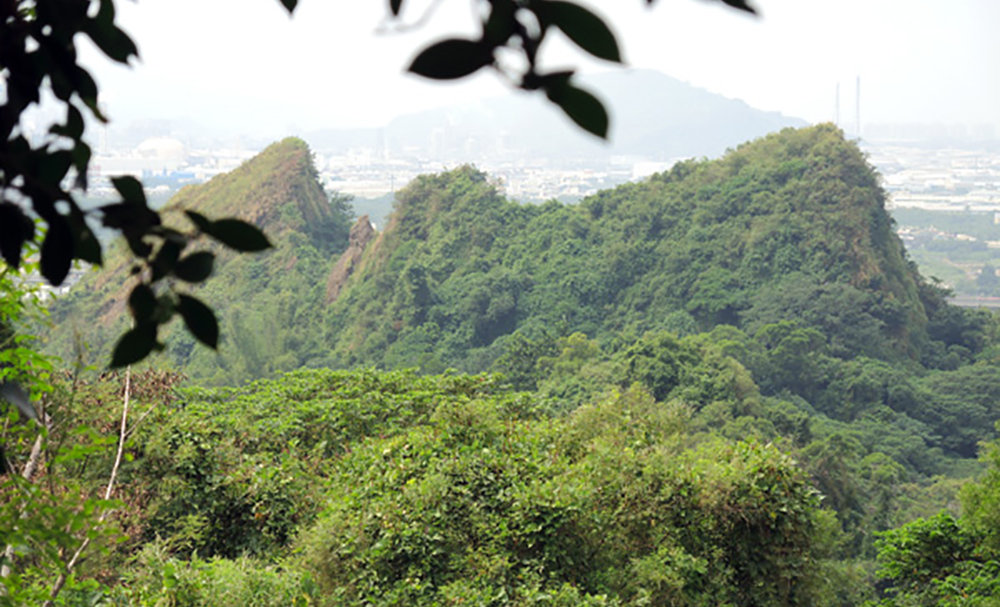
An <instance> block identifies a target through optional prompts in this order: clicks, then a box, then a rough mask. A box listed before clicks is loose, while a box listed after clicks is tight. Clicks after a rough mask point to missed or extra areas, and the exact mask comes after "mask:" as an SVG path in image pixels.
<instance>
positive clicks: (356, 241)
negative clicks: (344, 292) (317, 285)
mask: <svg viewBox="0 0 1000 607" xmlns="http://www.w3.org/2000/svg"><path fill="white" fill-rule="evenodd" d="M374 238H375V228H373V227H372V223H371V221H369V220H368V216H367V215H362V216H361V217H359V218H358V220H357V221H356V222H355V223H354V225H353V226H351V235H350V243H349V244H348V245H347V250H346V251H344V252H343V254H341V256H340V259H338V260H337V265H335V266H333V270H331V271H330V277H329V278H328V279H327V281H326V303H327V304H332V303H333V302H335V301H337V297H339V296H340V291H341V289H343V288H344V283H346V282H347V279H348V278H349V277H350V276H351V274H352V273H353V272H354V269H355V268H356V267H357V265H358V263H359V262H360V261H361V255H362V254H363V253H364V252H365V247H367V246H368V243H370V242H371V241H372V239H374Z"/></svg>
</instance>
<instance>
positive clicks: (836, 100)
mask: <svg viewBox="0 0 1000 607" xmlns="http://www.w3.org/2000/svg"><path fill="white" fill-rule="evenodd" d="M833 123H834V124H835V125H837V126H840V83H839V82H838V83H837V92H836V93H835V94H834V97H833Z"/></svg>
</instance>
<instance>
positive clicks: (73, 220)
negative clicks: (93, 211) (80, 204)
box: [68, 209, 101, 265]
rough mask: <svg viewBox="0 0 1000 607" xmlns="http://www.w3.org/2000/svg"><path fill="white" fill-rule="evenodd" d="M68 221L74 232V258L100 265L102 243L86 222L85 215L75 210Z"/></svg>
mask: <svg viewBox="0 0 1000 607" xmlns="http://www.w3.org/2000/svg"><path fill="white" fill-rule="evenodd" d="M68 221H69V226H70V229H71V230H72V231H73V247H74V248H73V251H74V253H73V255H74V258H75V259H81V260H83V261H85V262H87V263H92V264H95V265H100V264H101V243H100V242H98V240H97V236H95V235H94V232H93V230H91V229H90V226H88V225H87V222H86V221H85V220H84V218H83V213H82V212H81V211H80V210H79V209H74V211H73V213H72V214H71V215H70V216H69V217H68Z"/></svg>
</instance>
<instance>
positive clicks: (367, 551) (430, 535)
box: [0, 125, 1000, 607]
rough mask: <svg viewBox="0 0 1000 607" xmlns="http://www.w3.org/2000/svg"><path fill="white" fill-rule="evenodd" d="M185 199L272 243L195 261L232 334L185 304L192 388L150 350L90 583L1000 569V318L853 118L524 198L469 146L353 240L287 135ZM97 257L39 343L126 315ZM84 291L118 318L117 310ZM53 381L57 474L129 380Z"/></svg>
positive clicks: (874, 594)
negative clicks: (953, 262) (644, 176)
mask: <svg viewBox="0 0 1000 607" xmlns="http://www.w3.org/2000/svg"><path fill="white" fill-rule="evenodd" d="M215 188H218V189H217V190H216V189H215ZM220 201H221V202H220ZM227 201H228V202H227ZM171 204H172V205H175V208H182V207H187V206H193V207H194V208H198V209H204V210H206V211H210V212H214V213H219V214H224V213H227V212H229V213H231V212H233V211H235V210H236V208H237V206H232V207H229V206H225V205H226V204H232V205H238V206H242V205H247V206H246V208H244V209H242V211H241V212H242V213H244V215H243V216H244V217H247V218H250V219H252V220H254V221H255V222H256V223H257V224H258V225H260V226H262V227H263V228H264V229H265V230H267V231H268V232H269V234H270V235H271V237H272V240H273V241H274V242H275V245H276V247H275V249H274V250H273V251H271V252H269V253H267V254H266V255H261V256H258V257H252V258H250V257H246V258H243V257H236V258H227V257H223V258H221V259H220V262H219V264H218V266H217V268H216V275H215V276H214V277H213V278H212V279H211V280H210V281H209V282H208V283H207V286H206V287H204V289H203V290H201V291H200V292H199V295H200V296H201V297H203V298H204V299H205V300H206V301H208V302H210V303H211V304H212V305H213V306H215V307H216V310H217V312H218V314H219V316H220V318H221V319H222V326H223V331H224V333H225V335H226V344H224V346H223V348H222V349H221V351H220V354H219V355H215V354H213V353H210V352H208V351H207V350H205V349H202V348H200V347H195V346H194V344H193V342H192V341H190V338H187V337H186V336H183V335H180V334H179V333H178V334H177V335H174V336H172V337H171V344H170V346H171V347H170V350H169V352H168V354H167V355H166V356H165V357H161V358H160V359H159V360H158V361H157V360H154V362H153V363H152V365H153V366H155V365H164V366H169V367H172V368H173V369H177V370H181V371H183V372H184V373H185V374H187V375H188V376H189V377H190V378H192V379H191V380H190V381H189V382H188V387H185V388H181V389H179V390H175V389H174V388H175V386H176V385H177V384H178V382H179V381H180V380H179V378H178V377H176V376H174V375H172V374H169V373H166V374H164V373H163V372H162V371H153V370H147V371H145V372H144V373H145V375H140V376H137V378H136V380H135V389H136V390H138V391H139V392H137V394H136V396H135V397H134V398H135V400H136V403H137V406H140V407H144V408H145V409H144V410H146V411H147V413H146V415H148V416H149V417H148V418H147V417H145V415H144V417H143V418H142V419H143V420H144V421H143V424H144V425H141V427H139V429H138V430H136V431H135V432H134V433H133V434H131V435H130V438H129V442H128V455H129V457H128V458H127V459H126V463H125V464H124V465H123V468H122V475H121V481H120V485H121V489H120V491H121V494H120V499H121V502H122V503H121V506H120V508H119V513H118V514H117V515H116V519H115V520H116V522H117V524H118V525H119V526H120V528H122V529H123V530H124V531H125V534H126V536H127V539H126V541H124V542H123V543H121V544H119V545H117V547H116V548H114V549H113V550H111V551H110V552H109V553H108V554H107V555H106V556H103V557H101V558H98V559H95V560H94V561H93V562H91V563H88V564H87V565H86V566H85V567H84V568H83V569H82V570H81V573H80V576H79V580H78V582H77V585H76V586H74V588H75V590H74V592H77V594H72V595H71V596H74V597H77V598H76V599H74V600H78V602H79V603H80V604H84V603H87V602H88V601H89V603H87V604H93V601H95V600H99V599H100V600H105V599H106V600H109V601H112V600H113V601H115V602H116V604H177V605H211V604H220V603H228V604H232V603H233V601H236V602H237V603H246V604H247V605H251V604H252V605H272V604H273V605H278V604H281V605H288V604H303V605H304V604H314V603H319V604H326V605H359V606H360V605H401V604H406V605H442V604H449V605H459V604H477V605H496V606H500V605H511V604H513V605H579V604H586V605H623V606H624V605H635V606H636V607H638V606H639V605H650V604H652V605H683V606H688V605H690V606H692V607H694V606H706V605H732V606H745V607H751V606H753V607H757V606H761V607H765V606H766V607H772V606H773V607H791V606H799V605H801V606H807V605H808V606H814V605H815V606H829V607H835V606H845V607H846V606H849V605H859V606H860V605H862V604H864V603H865V601H873V602H878V603H879V604H881V605H883V606H884V607H904V606H906V607H908V606H912V605H928V606H930V605H935V606H938V607H951V606H952V605H990V604H991V603H989V602H988V601H989V600H990V597H993V596H995V595H996V591H997V590H1000V577H998V573H1000V564H998V562H1000V560H998V559H1000V551H998V550H1000V543H998V542H997V532H996V525H994V524H993V523H994V522H995V517H996V515H995V512H996V508H995V505H996V504H997V503H998V500H1000V497H998V495H1000V489H998V486H1000V485H998V478H1000V477H998V473H997V466H998V462H1000V460H998V455H997V453H998V450H997V448H996V447H990V448H988V449H986V450H985V451H984V453H983V454H982V457H981V459H980V453H979V451H980V447H981V446H982V445H984V444H986V445H991V444H995V441H996V437H997V435H996V430H995V426H994V424H995V423H996V421H997V419H998V418H1000V366H998V364H997V363H998V355H1000V351H998V349H997V339H996V338H997V329H998V325H997V323H996V320H995V319H994V318H993V317H992V316H990V315H989V314H988V313H986V312H981V311H970V310H963V309H959V308H955V307H952V306H950V305H948V304H947V301H946V292H944V291H943V290H942V289H940V288H938V287H937V286H935V285H934V284H930V283H928V282H927V281H925V280H924V279H923V278H922V277H921V276H920V275H919V274H918V273H917V271H916V269H915V266H914V264H913V263H912V262H911V261H910V260H909V259H908V257H907V254H906V252H905V250H904V249H903V247H902V244H901V243H900V241H899V240H898V238H897V237H896V236H895V234H894V232H893V229H892V228H893V225H892V221H891V219H890V218H889V216H888V215H887V214H886V212H885V209H884V194H883V192H882V190H881V188H880V187H879V183H878V176H877V174H876V173H875V172H874V171H873V170H872V169H871V167H870V166H869V165H868V164H867V163H866V162H865V159H864V156H863V155H862V154H861V153H860V152H859V150H858V149H857V147H856V145H855V144H853V143H851V142H849V141H847V140H845V139H844V136H843V134H842V133H841V132H840V131H839V130H837V129H836V128H834V127H832V126H829V125H825V126H818V127H811V128H807V129H801V130H785V131H782V132H780V133H776V134H773V135H769V136H767V137H765V138H763V139H760V140H757V141H754V142H751V143H748V144H745V145H742V146H740V147H739V148H737V149H735V150H732V151H730V152H729V153H728V154H726V155H725V156H724V157H722V158H721V159H718V160H700V161H687V162H682V163H679V164H677V165H676V166H674V168H673V169H671V170H670V171H668V172H666V173H662V174H659V175H656V176H654V177H652V178H651V179H649V180H647V181H644V182H641V183H635V184H628V185H625V186H622V187H619V188H616V189H614V190H610V191H607V192H602V193H600V194H598V195H595V196H592V197H589V198H587V199H584V200H583V201H581V202H580V203H579V204H575V205H563V204H560V203H557V202H549V203H545V204H542V205H522V204H518V203H516V202H512V201H508V200H506V199H505V198H504V197H503V196H502V195H501V194H500V193H499V191H498V189H497V188H496V187H495V185H494V184H492V183H491V181H490V179H489V177H488V176H487V175H485V174H483V173H481V172H479V171H477V170H476V169H474V168H472V167H467V166H466V167H460V168H457V169H455V170H453V171H449V172H446V173H442V174H439V175H431V176H424V177H421V178H418V179H417V180H415V181H414V183H412V184H411V185H410V186H408V187H407V188H406V189H405V190H403V191H402V192H400V193H399V194H398V196H397V200H396V206H395V209H394V211H393V214H392V216H391V219H390V222H389V224H388V226H386V228H385V230H383V231H382V232H380V233H378V234H377V235H372V233H371V231H370V229H368V226H367V225H366V224H365V223H364V222H363V221H362V222H361V223H359V224H356V227H355V228H354V229H353V230H351V231H350V234H352V236H351V246H350V247H348V235H349V232H348V225H349V222H348V213H347V210H346V209H345V208H344V206H343V200H342V199H340V198H337V197H333V198H332V199H329V198H327V197H326V195H325V194H323V192H322V189H321V188H319V186H318V184H317V183H316V180H315V171H314V170H313V169H312V165H311V159H310V157H309V153H308V149H307V148H306V147H305V145H304V144H303V143H302V142H300V141H297V140H287V141H284V142H281V143H280V144H276V145H275V146H272V147H271V148H269V149H268V150H267V151H265V152H264V153H263V154H262V155H261V156H259V157H258V158H257V159H254V160H252V161H250V162H248V163H246V164H245V165H244V166H243V167H241V169H239V170H238V171H237V172H235V173H233V174H232V175H230V176H229V177H226V178H224V179H223V178H219V179H217V180H213V181H212V182H210V183H209V184H206V186H202V188H191V189H189V190H185V191H184V192H182V194H181V195H179V196H178V198H177V199H175V200H174V201H173V202H172V203H171ZM212 205H222V206H214V207H213V206H212ZM210 207H211V208H210ZM359 235H364V238H361V237H360V236H359ZM344 251H347V254H346V255H345V256H341V255H340V253H341V252H344ZM109 269H110V268H109ZM105 272H106V271H105ZM105 272H102V273H95V274H94V275H92V276H90V277H88V279H87V280H88V281H90V282H88V283H87V285H89V287H85V288H83V289H79V290H78V291H77V292H76V293H74V294H73V295H71V296H70V297H68V298H66V299H65V300H63V301H61V302H59V305H58V306H57V307H56V308H54V310H53V316H54V317H55V318H56V319H57V320H58V321H59V322H60V323H61V324H57V325H56V327H55V328H54V329H53V333H52V336H53V337H52V338H51V343H52V344H54V345H59V344H60V342H61V341H65V340H67V339H68V337H67V335H68V334H69V335H71V332H70V331H69V330H68V329H67V328H66V327H67V325H66V324H65V323H66V322H68V320H67V319H69V318H72V316H71V315H72V314H76V313H80V314H84V315H92V316H91V318H105V317H107V318H113V317H114V306H115V305H117V304H116V303H115V302H116V299H115V297H121V296H120V295H116V293H118V291H116V290H115V288H114V287H112V286H111V285H112V284H113V281H112V280H111V279H110V278H108V275H107V274H106V273H105ZM334 279H335V280H334ZM331 281H333V282H335V283H336V284H335V288H331ZM84 318H87V316H84ZM0 320H2V319H0ZM91 324H92V325H93V327H87V329H88V330H90V329H91V328H93V330H94V331H95V332H94V333H93V334H90V333H88V332H86V331H81V335H82V336H83V338H84V339H85V340H91V343H93V344H95V347H96V348H97V349H100V348H103V347H105V346H104V345H103V344H104V342H102V341H101V339H105V340H106V339H107V337H106V336H108V335H114V333H113V332H107V331H109V330H111V331H113V329H114V327H113V326H112V325H113V323H107V324H108V327H106V328H105V327H104V326H103V324H105V323H101V322H97V323H91ZM0 326H3V323H2V322H0ZM102 331H104V332H103V333H102ZM92 335H93V336H92ZM99 335H104V336H105V337H103V338H102V337H96V336H99ZM185 340H187V341H185ZM64 345H65V344H64ZM302 367H314V368H313V369H308V368H302ZM343 368H354V369H355V370H351V371H348V370H335V369H343ZM2 369H3V367H0V370H2ZM378 369H382V370H378ZM403 369H409V370H405V371H404V370H403ZM284 371H291V372H290V373H283V372H284ZM247 380H253V381H250V382H249V383H247ZM227 384H228V385H229V387H218V386H225V385H227ZM60 385H62V383H61V382H60ZM64 389H65V392H60V391H59V390H58V389H57V387H56V386H50V392H53V394H54V396H53V397H52V399H53V405H52V406H53V407H56V408H57V409H58V410H59V411H60V414H59V415H60V419H61V420H63V421H62V425H61V426H60V430H59V433H57V434H58V441H59V442H58V443H57V445H58V449H55V448H54V450H53V452H52V456H51V465H49V466H48V467H47V469H46V472H45V474H46V475H50V476H49V478H71V479H72V480H73V483H75V484H71V485H72V490H67V493H70V494H72V493H74V492H75V493H78V494H80V495H86V494H87V492H88V491H91V492H94V491H96V489H94V488H95V487H98V486H99V485H100V483H101V482H102V479H103V478H104V477H105V475H106V472H107V470H108V469H109V467H110V460H111V453H110V452H108V451H107V450H103V451H102V450H101V449H100V448H99V446H95V445H96V443H95V442H92V437H91V435H89V434H87V433H73V432H71V431H70V429H71V428H74V427H84V428H96V429H104V430H105V433H107V432H106V431H107V428H108V425H109V423H110V422H108V421H107V420H109V419H114V416H115V410H116V408H117V407H118V406H119V405H118V401H119V399H120V398H121V396H122V394H123V392H124V390H125V388H124V385H123V383H122V379H121V378H120V377H118V376H111V375H106V376H104V377H102V378H100V379H88V380H79V379H77V380H75V381H69V380H67V382H65V386H64ZM17 427H18V426H17V425H16V424H13V423H12V425H11V426H10V428H14V429H16V428H17ZM13 431H14V430H6V431H5V432H8V434H9V433H10V432H13ZM60 433H61V434H60ZM11 436H13V435H10V436H6V438H8V439H10V438H11ZM17 436H19V437H20V436H21V435H17ZM18 440H19V442H17V443H16V444H18V445H21V446H22V447H26V446H27V444H28V442H27V441H26V440H25V439H24V438H23V437H22V438H19V439H18ZM8 442H10V440H8ZM10 444H15V443H10ZM80 453H86V454H87V455H86V457H85V458H82V462H83V463H81V456H80V455H79V454H80ZM73 454H77V455H76V456H75V458H74V455H73ZM18 457H21V458H22V459H23V454H21V455H18V456H14V457H13V458H12V462H16V461H18V459H17V458H18ZM977 475H981V476H978V477H977ZM977 479H978V480H977ZM56 486H58V484H56ZM67 486H69V485H67ZM61 497H62V498H65V495H62V496H61ZM3 503H4V504H5V507H7V508H8V513H16V512H18V511H19V510H18V508H19V505H20V502H18V501H17V500H7V501H4V502H3ZM40 512H46V511H45V510H44V509H43V510H40ZM11 516H14V514H11ZM32 520H34V519H32ZM40 525H41V524H40ZM41 527H44V525H41ZM25 541H26V542H27V540H25ZM37 541H38V544H37V545H38V546H39V547H38V548H36V549H35V552H33V553H32V552H30V551H29V556H26V557H25V560H26V562H30V563H35V564H36V566H37V567H38V568H42V567H43V563H44V562H45V561H44V558H43V557H42V556H41V555H44V554H54V553H58V550H56V549H55V548H53V549H52V550H49V551H48V552H46V551H45V550H43V549H42V548H41V546H42V544H44V542H48V544H45V545H46V546H50V547H51V546H57V547H61V548H62V549H63V551H65V550H66V549H67V546H69V548H70V549H71V548H72V547H73V541H72V539H71V538H67V537H66V536H65V535H63V536H56V537H53V538H50V539H46V540H44V541H43V540H37ZM60 542H63V544H62V545H60V544H59V543H60ZM25 545H34V544H30V542H28V543H26V544H25ZM30 554H33V555H35V556H30ZM32 559H34V560H32ZM32 579H34V578H32ZM39 579H41V578H39ZM32 583H34V582H32ZM234 597H238V598H234ZM67 600H69V599H67ZM963 601H964V602H963ZM68 604H69V603H68ZM72 604H76V603H72Z"/></svg>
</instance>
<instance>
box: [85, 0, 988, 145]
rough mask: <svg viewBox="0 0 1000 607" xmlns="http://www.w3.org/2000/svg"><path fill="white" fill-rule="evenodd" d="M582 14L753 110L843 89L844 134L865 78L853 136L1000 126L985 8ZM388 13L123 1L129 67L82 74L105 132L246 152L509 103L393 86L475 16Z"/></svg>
mask: <svg viewBox="0 0 1000 607" xmlns="http://www.w3.org/2000/svg"><path fill="white" fill-rule="evenodd" d="M428 4H429V3H419V2H412V3H407V4H406V6H405V7H404V13H403V17H404V18H403V22H404V23H406V24H410V25H412V24H415V23H417V22H418V21H420V20H421V18H422V16H423V15H424V14H425V11H427V10H428V6H427V5H428ZM590 5H591V6H592V7H593V8H594V9H595V10H596V11H597V12H598V13H599V14H601V15H603V16H604V17H605V18H606V19H607V20H608V21H609V22H610V23H611V24H612V26H613V28H614V30H615V31H616V33H617V34H618V36H619V39H620V42H621V44H622V47H623V54H624V58H625V61H626V63H627V65H628V67H630V68H644V69H655V70H658V71H661V72H663V73H666V74H669V75H671V76H673V77H676V78H679V79H681V80H683V81H687V82H689V83H691V84H693V85H695V86H698V87H703V88H706V89H708V90H710V91H713V92H717V93H720V94H722V95H725V96H727V97H732V98H737V99H741V100H743V101H746V102H747V103H748V104H750V105H751V106H753V107H755V108H758V109H762V110H767V111H776V112H781V113H783V114H785V115H788V116H793V117H799V118H803V119H805V120H806V121H808V122H823V121H830V120H833V119H834V118H835V117H836V116H837V100H836V91H837V89H838V85H839V91H840V103H839V106H840V117H841V121H842V122H844V123H847V124H851V123H852V122H853V121H854V120H856V118H857V116H856V114H855V105H854V104H855V100H856V82H857V79H858V78H860V82H861V101H862V112H861V120H862V123H863V124H868V123H872V124H884V123H924V124H935V123H936V124H956V123H961V124H964V125H968V126H969V127H971V128H980V127H989V126H992V127H994V128H995V127H996V126H997V125H1000V109H998V107H997V105H996V104H995V103H994V102H993V101H994V100H996V99H997V98H998V96H1000V75H998V74H997V71H996V70H995V69H992V66H993V63H994V62H993V60H992V59H993V58H994V57H996V56H997V55H998V52H1000V42H998V41H997V40H996V37H995V36H994V35H993V34H992V32H991V31H990V29H991V28H992V26H993V24H996V23H998V22H1000V5H997V4H996V3H993V2H989V1H987V0H960V1H956V2H949V3H947V4H943V3H940V2H931V1H929V0H918V1H913V0H886V1H881V2H878V3H872V2H866V1H865V0H847V1H845V2H838V3H835V4H834V3H825V2H802V1H795V0H759V1H758V2H756V6H757V8H758V9H759V10H760V13H761V16H760V17H758V18H754V17H751V16H748V15H745V14H742V13H740V12H738V11H733V10H731V9H727V8H726V7H724V6H723V5H722V4H721V3H709V2H698V1H693V0H674V1H671V2H666V1H663V2H659V3H657V4H655V5H654V6H653V7H652V8H650V7H648V6H646V3H645V2H641V1H640V0H634V1H631V2H610V1H609V0H600V1H596V2H591V3H590ZM385 13H386V8H385V5H384V3H382V2H362V3H353V4H351V5H350V6H349V7H344V6H337V5H334V4H333V3H323V2H317V1H316V0H311V1H310V0H306V1H304V2H301V3H300V6H299V8H298V9H297V11H296V13H295V16H294V17H292V18H291V19H289V18H288V17H287V15H286V14H285V13H284V9H283V8H282V7H281V6H280V4H279V3H278V2H275V1H274V0H252V1H247V0H220V1H217V2H212V3H204V2H195V1H194V0H169V1H168V0H144V1H143V2H139V3H134V4H133V3H122V4H121V5H120V7H119V16H120V20H121V23H122V25H123V27H124V29H125V30H126V31H128V32H129V33H130V34H131V35H132V36H133V37H134V39H135V40H136V41H137V43H138V45H139V52H140V57H141V62H140V63H138V64H136V65H135V66H134V67H133V68H131V69H128V68H122V67H119V66H114V65H110V64H109V63H108V62H107V61H105V60H102V59H101V58H99V57H98V55H97V53H96V51H93V50H92V49H87V51H86V52H85V53H84V61H85V63H86V64H87V65H88V66H90V67H91V68H92V69H93V71H94V72H95V75H96V77H97V79H98V81H99V84H100V85H101V89H102V99H103V102H104V103H105V104H106V106H107V108H108V111H109V113H110V115H111V117H112V119H113V121H114V122H115V124H116V125H124V124H126V123H128V122H130V121H133V120H141V119H151V118H152V119H169V120H186V121H191V122H193V123H197V124H200V125H203V126H204V127H205V128H206V129H214V130H218V131H219V132H220V133H234V134H244V135H250V136H257V137H278V136H282V135H285V134H291V133H295V132H299V131H308V130H314V129H321V128H344V127H359V126H364V127H378V126H382V125H384V124H386V123H387V122H388V121H389V120H390V119H392V118H393V117H395V116H398V115H402V114H407V113H411V112H413V111H418V110H423V109H427V108H432V107H439V106H443V105H449V104H455V103H457V102H462V101H469V100H474V99H481V98H484V97H490V96H497V95H502V94H505V93H507V92H509V91H510V88H509V87H508V86H506V85H505V84H504V83H503V82H501V81H500V80H499V79H498V78H497V77H496V75H495V74H494V73H489V72H488V73H483V74H479V75H477V76H475V77H473V78H470V79H466V80H463V81H460V82H458V83H453V84H444V85H442V84H439V83H432V82H428V81H425V80H422V79H419V78H417V77H413V76H409V75H406V74H404V68H405V67H406V65H408V63H409V61H410V59H411V58H412V57H413V55H414V54H415V53H416V52H417V51H418V50H419V49H420V48H422V47H423V46H425V45H426V44H427V43H428V42H431V41H433V40H435V39H437V38H440V37H441V36H444V35H456V34H458V35H460V34H461V33H463V32H472V31H474V23H475V22H474V19H476V14H475V6H474V4H473V5H468V4H466V5H463V4H462V3H455V2H452V3H443V4H441V5H440V6H437V8H436V9H435V10H433V12H431V13H430V16H429V18H428V20H427V22H426V23H424V24H422V25H420V26H419V27H413V28H410V29H407V30H406V31H404V32H393V31H391V30H393V28H394V27H395V26H394V25H393V24H391V23H388V22H387V20H386V19H385ZM546 45H547V47H548V48H546V49H544V57H545V58H546V59H547V61H548V63H549V65H552V66H577V67H580V68H581V69H582V70H583V71H585V72H595V71H606V70H608V69H609V68H610V69H613V67H612V66H610V65H609V64H606V63H600V62H597V61H592V60H590V59H588V58H587V57H586V56H585V55H584V54H583V53H582V52H580V51H578V50H576V49H574V48H571V47H570V45H569V44H568V43H566V42H565V41H564V40H558V39H556V38H555V37H552V38H550V40H549V41H547V42H546ZM596 92H597V93H598V94H600V93H601V91H596ZM537 102H538V104H540V105H544V101H543V100H541V99H539V100H538V101H537ZM611 110H612V113H613V111H614V108H613V107H612V108H611ZM664 111H669V108H664Z"/></svg>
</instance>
